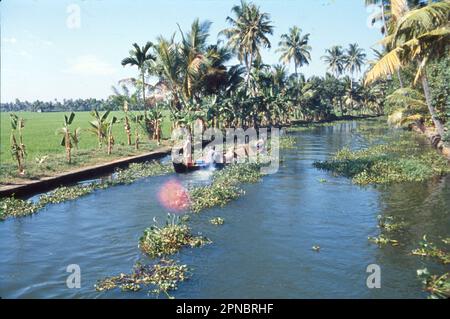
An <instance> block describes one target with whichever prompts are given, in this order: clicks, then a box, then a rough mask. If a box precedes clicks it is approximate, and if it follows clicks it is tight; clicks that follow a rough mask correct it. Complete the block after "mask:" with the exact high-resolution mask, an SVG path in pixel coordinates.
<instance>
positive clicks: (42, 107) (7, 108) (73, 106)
mask: <svg viewBox="0 0 450 319" xmlns="http://www.w3.org/2000/svg"><path fill="white" fill-rule="evenodd" d="M94 109H96V110H99V111H106V110H111V111H112V110H119V109H121V106H120V105H118V104H116V103H113V102H112V101H111V100H110V99H107V100H103V99H102V100H98V99H93V98H90V99H75V100H73V99H67V100H66V99H64V100H63V101H57V100H54V101H39V100H37V101H34V102H29V101H20V100H19V99H16V100H15V101H14V102H9V103H2V104H1V105H0V111H1V112H18V111H29V112H80V111H91V110H94Z"/></svg>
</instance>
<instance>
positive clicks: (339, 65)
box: [322, 45, 345, 78]
mask: <svg viewBox="0 0 450 319" xmlns="http://www.w3.org/2000/svg"><path fill="white" fill-rule="evenodd" d="M322 60H323V61H324V62H325V63H326V64H327V65H328V70H329V71H330V72H331V73H333V74H334V75H335V76H336V78H339V76H340V75H341V74H342V72H343V71H344V66H345V56H344V52H343V50H342V47H341V46H340V45H335V46H333V47H331V48H330V49H327V50H326V51H325V55H324V56H323V57H322Z"/></svg>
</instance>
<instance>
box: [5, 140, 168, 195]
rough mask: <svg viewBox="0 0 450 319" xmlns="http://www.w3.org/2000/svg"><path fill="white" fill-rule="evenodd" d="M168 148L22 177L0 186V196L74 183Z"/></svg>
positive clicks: (147, 158)
mask: <svg viewBox="0 0 450 319" xmlns="http://www.w3.org/2000/svg"><path fill="white" fill-rule="evenodd" d="M170 150H171V148H170V147H169V146H164V147H160V148H158V149H156V150H155V151H152V152H147V153H143V154H141V155H136V156H129V157H125V158H121V159H117V160H114V161H110V162H106V163H100V164H96V165H91V166H86V167H82V168H77V169H74V170H70V171H67V172H63V173H60V174H55V175H54V176H50V177H44V178H41V179H38V180H30V179H23V180H20V181H17V182H16V183H14V184H12V185H2V186H0V197H6V196H11V195H14V196H16V197H23V196H27V195H32V194H35V193H42V192H45V191H49V190H51V189H53V188H56V187H59V186H63V185H68V184H74V183H77V182H80V181H82V180H87V179H95V178H97V177H99V176H102V175H105V174H108V173H112V172H113V171H114V170H115V169H117V168H123V167H126V166H128V165H129V164H130V163H140V162H145V161H151V160H156V159H160V158H162V157H164V156H166V155H168V154H169V153H170Z"/></svg>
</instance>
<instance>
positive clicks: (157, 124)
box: [148, 105, 163, 145]
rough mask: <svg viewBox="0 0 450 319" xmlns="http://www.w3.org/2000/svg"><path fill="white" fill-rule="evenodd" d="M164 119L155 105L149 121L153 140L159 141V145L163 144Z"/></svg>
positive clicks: (149, 114) (151, 110)
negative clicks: (162, 126)
mask: <svg viewBox="0 0 450 319" xmlns="http://www.w3.org/2000/svg"><path fill="white" fill-rule="evenodd" d="M162 119H163V113H162V110H161V108H160V107H159V106H158V105H155V106H154V107H153V108H151V109H150V110H149V112H148V120H149V123H150V125H151V127H152V131H153V139H154V140H156V141H157V143H158V145H159V144H160V142H161V122H162Z"/></svg>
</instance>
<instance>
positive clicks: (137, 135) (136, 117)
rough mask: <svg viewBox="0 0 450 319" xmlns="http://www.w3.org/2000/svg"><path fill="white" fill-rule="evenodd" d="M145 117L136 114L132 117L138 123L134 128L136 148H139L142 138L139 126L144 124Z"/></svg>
mask: <svg viewBox="0 0 450 319" xmlns="http://www.w3.org/2000/svg"><path fill="white" fill-rule="evenodd" d="M143 119H144V116H143V115H134V116H133V118H132V120H133V122H134V123H136V125H135V129H134V148H135V149H136V150H138V149H139V140H140V134H139V126H140V125H142V121H143Z"/></svg>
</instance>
